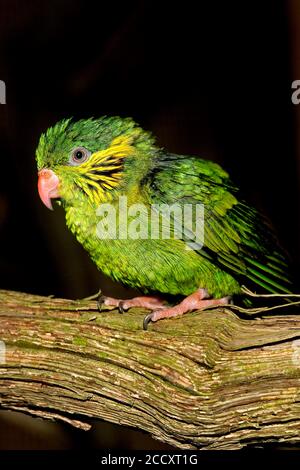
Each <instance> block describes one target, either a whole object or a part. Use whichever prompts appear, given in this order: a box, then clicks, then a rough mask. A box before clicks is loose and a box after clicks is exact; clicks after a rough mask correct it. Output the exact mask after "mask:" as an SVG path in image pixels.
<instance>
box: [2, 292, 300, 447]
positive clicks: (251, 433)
mask: <svg viewBox="0 0 300 470" xmlns="http://www.w3.org/2000/svg"><path fill="white" fill-rule="evenodd" d="M144 315H145V311H141V310H138V309H136V310H133V311H130V312H128V313H125V314H123V315H120V314H118V313H117V312H116V311H110V312H108V311H107V312H102V313H99V312H98V311H97V305H96V302H95V301H87V300H84V301H71V300H62V299H52V298H48V297H39V296H33V295H28V294H23V293H16V292H10V291H0V340H1V341H2V342H3V343H0V358H2V360H1V361H0V362H1V363H0V404H1V406H2V407H3V408H6V409H10V410H18V411H23V412H27V413H30V414H31V415H35V416H40V417H43V418H50V419H59V420H63V421H67V422H69V423H71V424H72V425H74V426H77V427H80V428H82V429H88V428H89V424H88V419H89V418H101V419H104V420H107V421H110V422H113V423H119V424H123V425H128V426H133V427H135V428H139V429H143V430H145V431H148V432H149V433H151V434H152V436H153V437H154V438H156V439H159V440H161V441H163V442H166V443H169V444H171V445H174V446H177V447H181V448H186V449H188V448H191V449H195V448H208V449H237V448H241V447H243V446H245V445H247V444H256V443H260V444H261V443H267V442H277V443H278V442H281V443H282V442H285V443H293V444H295V443H299V442H300V432H299V431H300V316H298V315H277V316H272V317H265V318H262V319H254V320H253V319H251V320H248V319H241V318H239V317H238V316H237V315H236V314H235V313H233V312H232V311H230V310H229V309H214V310H208V311H205V312H201V313H199V312H198V313H192V314H188V315H185V316H183V317H182V318H180V319H173V320H164V321H161V322H158V323H157V324H152V325H151V326H150V327H149V331H147V332H144V331H143V330H142V328H141V325H142V319H143V316H144ZM297 338H299V339H297ZM1 345H2V353H1ZM4 348H5V351H4ZM4 353H5V354H4Z"/></svg>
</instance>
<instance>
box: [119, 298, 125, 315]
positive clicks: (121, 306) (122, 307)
mask: <svg viewBox="0 0 300 470" xmlns="http://www.w3.org/2000/svg"><path fill="white" fill-rule="evenodd" d="M118 310H119V313H124V312H125V308H124V300H121V301H120V302H119V305H118Z"/></svg>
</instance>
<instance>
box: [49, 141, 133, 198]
mask: <svg viewBox="0 0 300 470" xmlns="http://www.w3.org/2000/svg"><path fill="white" fill-rule="evenodd" d="M133 138H134V136H133V135H132V134H131V135H123V136H119V137H116V138H115V139H114V140H113V141H112V142H111V144H110V146H109V147H108V148H107V149H104V150H99V151H98V152H95V153H93V154H91V155H90V156H88V157H87V159H86V161H84V162H83V163H81V164H80V163H77V164H76V166H75V165H74V163H73V165H74V166H72V164H70V165H69V166H60V167H59V169H57V174H58V176H59V177H60V178H61V180H62V184H61V187H60V193H61V195H62V197H63V198H64V199H67V198H68V196H69V197H72V194H71V193H73V191H74V185H75V186H77V187H78V188H79V189H80V190H81V192H83V193H85V194H86V196H87V197H88V198H89V200H90V201H91V202H93V203H96V204H100V203H101V202H103V201H108V200H110V199H111V198H112V195H111V194H110V193H111V191H112V190H113V189H116V188H117V187H119V186H120V185H121V183H122V180H123V170H124V160H125V158H126V157H128V156H130V155H132V154H133V153H134V147H133V146H132V145H131V144H132V141H133ZM70 183H71V185H72V189H71V188H70Z"/></svg>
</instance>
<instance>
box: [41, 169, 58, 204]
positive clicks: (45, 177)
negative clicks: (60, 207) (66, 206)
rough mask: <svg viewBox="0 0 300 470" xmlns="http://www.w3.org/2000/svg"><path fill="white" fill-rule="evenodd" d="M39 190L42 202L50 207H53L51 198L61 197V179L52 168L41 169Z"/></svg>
mask: <svg viewBox="0 0 300 470" xmlns="http://www.w3.org/2000/svg"><path fill="white" fill-rule="evenodd" d="M38 177H39V179H38V191H39V195H40V198H41V200H42V202H43V203H44V204H45V206H46V207H48V209H51V210H52V209H53V207H52V204H51V199H52V198H56V197H60V195H59V191H58V186H59V179H58V177H57V176H56V174H55V173H54V171H52V170H48V169H47V168H45V169H43V170H40V171H39V173H38Z"/></svg>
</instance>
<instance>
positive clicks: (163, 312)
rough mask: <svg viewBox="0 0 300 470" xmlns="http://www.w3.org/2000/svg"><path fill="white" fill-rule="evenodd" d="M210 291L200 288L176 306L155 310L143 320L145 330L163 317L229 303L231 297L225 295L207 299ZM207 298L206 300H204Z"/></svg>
mask: <svg viewBox="0 0 300 470" xmlns="http://www.w3.org/2000/svg"><path fill="white" fill-rule="evenodd" d="M207 297H208V292H207V290H206V289H198V290H197V291H196V292H194V294H191V295H189V296H187V297H186V298H185V299H184V300H182V302H180V303H179V304H177V305H175V306H174V307H167V308H160V309H158V310H154V311H153V312H151V313H149V314H148V315H146V316H145V318H144V322H143V328H144V330H147V327H148V324H149V323H150V321H153V322H154V321H157V320H161V319H163V318H170V317H176V316H178V315H183V314H184V313H187V312H190V311H192V310H200V309H204V308H207V307H213V306H215V307H217V306H218V305H228V304H229V303H230V297H223V298H221V299H207ZM204 299H205V300H204Z"/></svg>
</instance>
